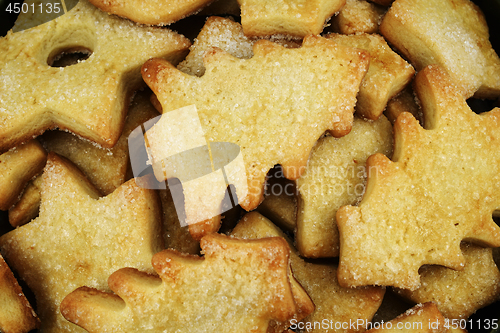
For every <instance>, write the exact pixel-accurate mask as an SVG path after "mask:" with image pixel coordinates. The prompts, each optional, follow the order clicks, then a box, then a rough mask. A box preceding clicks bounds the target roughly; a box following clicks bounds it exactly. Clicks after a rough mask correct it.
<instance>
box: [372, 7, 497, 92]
mask: <svg viewBox="0 0 500 333" xmlns="http://www.w3.org/2000/svg"><path fill="white" fill-rule="evenodd" d="M380 32H381V33H382V35H383V36H384V37H385V38H386V39H387V41H388V42H389V43H391V44H392V45H394V47H396V48H397V49H398V50H399V51H400V52H401V53H402V54H403V55H404V56H405V57H406V58H407V59H409V60H410V62H411V63H412V65H413V66H415V69H416V70H422V69H423V68H424V67H425V66H427V65H430V64H438V65H440V66H441V67H443V68H444V70H445V71H446V72H447V73H448V75H449V76H450V77H451V80H452V82H453V83H454V84H456V85H457V88H458V90H459V91H460V92H461V93H462V94H463V95H464V97H465V98H469V97H472V96H474V97H477V98H496V97H498V96H499V95H500V59H499V58H498V55H497V54H496V53H495V51H494V50H493V48H492V47H491V44H490V41H489V33H488V26H487V25H486V21H485V19H484V17H483V14H482V13H481V11H480V10H479V8H478V7H477V6H476V5H475V4H474V3H472V2H471V1H469V0H432V1H426V0H397V1H395V2H394V3H393V4H392V6H391V8H390V9H389V11H388V12H387V14H386V15H385V16H384V19H383V21H382V24H381V26H380Z"/></svg>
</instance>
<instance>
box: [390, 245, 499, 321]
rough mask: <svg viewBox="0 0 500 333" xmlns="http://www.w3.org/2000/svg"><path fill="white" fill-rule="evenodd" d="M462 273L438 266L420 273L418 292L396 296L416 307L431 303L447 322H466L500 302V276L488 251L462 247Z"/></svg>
mask: <svg viewBox="0 0 500 333" xmlns="http://www.w3.org/2000/svg"><path fill="white" fill-rule="evenodd" d="M461 249H462V252H463V254H464V257H465V260H466V263H465V267H464V270H463V271H455V270H452V269H449V268H445V267H441V266H424V267H422V269H421V270H420V272H419V273H420V280H421V281H422V284H421V286H420V288H418V289H417V290H414V291H410V290H405V289H399V290H398V291H397V292H398V293H399V294H400V295H402V296H403V297H405V298H407V299H409V300H410V301H412V302H415V303H425V302H434V303H436V305H437V307H438V308H439V311H441V313H442V314H443V315H444V316H445V317H447V318H450V319H467V318H468V317H469V316H470V315H472V314H473V313H474V312H476V311H477V310H479V309H481V308H483V307H485V306H487V305H489V304H491V303H493V302H495V301H497V300H499V299H500V272H499V271H498V267H497V266H496V264H495V261H494V260H493V255H492V250H491V248H482V247H480V246H477V245H472V244H467V243H463V244H462V246H461Z"/></svg>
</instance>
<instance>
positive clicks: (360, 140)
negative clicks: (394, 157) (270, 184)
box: [295, 116, 393, 258]
mask: <svg viewBox="0 0 500 333" xmlns="http://www.w3.org/2000/svg"><path fill="white" fill-rule="evenodd" d="M392 145H393V140H392V126H391V124H390V122H389V121H388V120H387V119H386V118H385V117H384V116H382V117H380V118H379V119H378V120H377V121H375V122H373V121H365V120H362V119H359V118H355V119H354V124H353V128H352V131H351V133H349V134H348V135H346V136H344V137H342V138H338V139H336V138H334V137H331V136H326V137H323V138H321V139H320V140H318V143H317V144H316V146H315V147H314V148H313V150H312V152H311V155H310V157H309V161H308V164H307V169H306V171H305V172H304V174H303V175H302V176H301V177H300V178H299V179H297V180H296V184H297V188H298V196H297V198H298V200H297V201H298V207H297V227H296V228H295V241H296V244H297V249H298V250H299V251H300V254H301V255H302V256H304V257H309V258H322V257H337V256H338V255H339V246H340V244H339V232H338V229H337V223H336V220H335V214H336V213H337V210H338V209H339V208H340V207H341V206H344V205H351V204H355V203H356V202H358V201H359V200H360V198H361V196H362V195H363V193H364V191H365V182H366V175H367V170H366V159H367V158H368V157H369V156H370V155H373V154H375V153H382V154H385V155H387V156H391V153H392Z"/></svg>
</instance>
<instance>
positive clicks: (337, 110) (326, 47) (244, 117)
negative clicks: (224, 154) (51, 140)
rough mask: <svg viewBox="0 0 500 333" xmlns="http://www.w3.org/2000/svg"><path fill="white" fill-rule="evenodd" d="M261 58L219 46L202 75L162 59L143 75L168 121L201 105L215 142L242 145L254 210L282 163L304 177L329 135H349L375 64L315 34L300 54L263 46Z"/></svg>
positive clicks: (248, 205) (245, 200) (257, 49)
mask: <svg viewBox="0 0 500 333" xmlns="http://www.w3.org/2000/svg"><path fill="white" fill-rule="evenodd" d="M253 52H254V56H253V57H252V58H251V59H236V58H234V57H233V56H231V55H229V54H227V53H226V52H223V51H221V50H220V49H215V48H214V49H212V50H210V51H208V52H207V53H206V54H205V59H204V60H205V67H206V68H207V71H206V73H205V75H203V76H202V77H193V76H190V75H187V74H185V73H182V72H181V71H179V70H177V69H176V68H175V67H174V66H173V65H171V64H170V63H168V62H166V61H162V60H157V59H156V60H150V61H148V62H146V63H145V65H144V66H143V70H142V72H143V77H144V80H145V81H146V83H147V84H148V85H149V86H150V87H151V88H152V90H153V92H154V93H155V94H156V96H157V97H158V99H159V101H160V102H161V104H162V109H163V113H164V115H168V113H169V112H168V111H171V110H176V109H178V108H181V107H186V106H189V105H195V106H196V108H197V110H198V115H199V119H200V123H201V127H202V130H203V132H204V133H205V138H206V141H207V142H230V143H233V144H236V145H238V146H239V147H240V149H241V154H242V155H243V159H244V161H245V168H246V173H247V183H248V191H249V193H248V194H247V195H246V196H242V195H240V194H241V192H240V193H238V191H240V190H241V189H239V188H238V187H236V192H237V195H238V200H239V203H240V204H241V206H242V207H243V208H244V209H246V210H252V209H254V208H256V207H257V206H258V205H259V203H260V202H261V201H262V198H263V186H264V181H265V177H266V174H267V172H268V170H270V169H271V168H272V167H274V165H276V164H281V165H282V166H283V168H284V174H285V177H286V178H288V179H296V178H297V177H298V176H299V175H300V173H301V172H302V168H303V167H305V165H306V162H307V158H308V155H309V152H310V149H311V148H312V146H313V145H314V144H315V142H316V140H317V139H318V138H319V137H320V136H321V135H322V134H323V133H324V131H325V130H329V131H330V132H331V133H333V135H335V136H342V135H345V134H347V133H349V131H350V129H351V125H352V112H353V107H354V102H355V96H356V94H357V90H358V87H359V84H360V82H361V79H362V77H363V75H364V73H365V71H366V69H367V66H368V56H367V55H366V53H364V52H363V51H359V50H356V49H352V48H349V47H344V46H340V45H338V44H336V43H334V42H332V41H329V40H327V39H325V38H322V37H315V36H310V37H307V38H305V39H304V43H303V45H302V47H301V48H297V49H287V48H285V47H282V46H279V45H277V44H275V43H272V42H269V41H266V40H260V41H258V42H257V43H255V44H254V47H253ZM270 59H272V60H273V61H270ZM321 68H322V69H325V71H322V70H319V69H321ZM327 68H328V70H326V69H327ZM228 77H234V78H235V79H236V81H233V80H228ZM243 82H244V83H243ZM298 82H300V84H297V83H298ZM275 87H280V89H279V90H274V89H275ZM318 87H322V88H321V89H318ZM271 92H272V93H271ZM148 140H149V136H148ZM149 141H151V142H154V141H155V138H154V137H151V140H149ZM158 143H159V144H160V143H161V142H158ZM153 159H154V156H153Z"/></svg>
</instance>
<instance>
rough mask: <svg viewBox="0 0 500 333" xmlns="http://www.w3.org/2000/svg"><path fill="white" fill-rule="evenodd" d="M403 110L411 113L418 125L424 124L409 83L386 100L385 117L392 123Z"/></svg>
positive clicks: (422, 115)
mask: <svg viewBox="0 0 500 333" xmlns="http://www.w3.org/2000/svg"><path fill="white" fill-rule="evenodd" d="M403 112H408V113H411V114H412V115H413V117H415V119H417V120H418V122H419V123H420V125H422V126H424V114H423V113H422V110H421V109H420V106H419V105H418V104H417V102H416V100H415V94H414V93H413V89H412V87H411V85H408V86H407V87H406V88H405V89H403V90H402V91H401V92H400V93H399V94H397V95H396V96H394V97H393V98H392V99H391V100H390V101H389V102H387V107H386V108H385V111H384V114H385V116H386V117H387V119H389V120H390V121H391V123H393V124H394V122H396V119H397V118H398V116H399V115H400V114H401V113H403Z"/></svg>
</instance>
